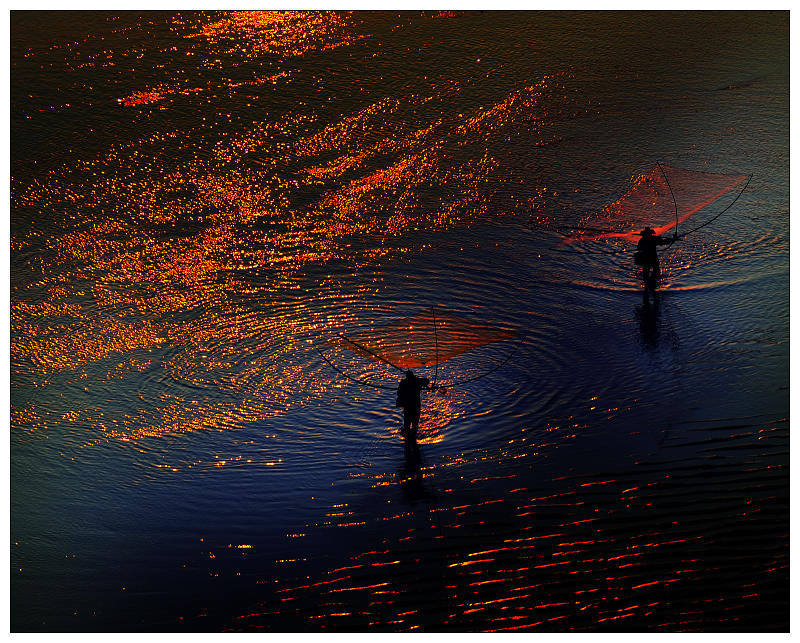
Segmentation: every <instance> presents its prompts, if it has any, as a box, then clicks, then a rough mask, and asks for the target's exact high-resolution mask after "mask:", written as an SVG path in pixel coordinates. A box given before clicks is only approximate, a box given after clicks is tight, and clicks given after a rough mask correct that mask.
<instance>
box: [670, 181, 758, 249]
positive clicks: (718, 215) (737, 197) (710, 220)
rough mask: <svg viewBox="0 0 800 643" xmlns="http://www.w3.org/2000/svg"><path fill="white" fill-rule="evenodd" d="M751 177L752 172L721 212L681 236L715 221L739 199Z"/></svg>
mask: <svg viewBox="0 0 800 643" xmlns="http://www.w3.org/2000/svg"><path fill="white" fill-rule="evenodd" d="M752 178H753V175H752V174H751V175H750V176H748V177H747V181H746V182H745V184H744V187H743V188H742V189H741V190H740V191H739V194H737V195H736V198H735V199H734V200H733V201H731V202H730V203H729V204H728V207H726V208H725V209H724V210H723V211H722V212H720V213H719V214H717V215H716V216H715V217H713V218H711V219H709V220H708V221H706V222H705V223H704V224H703V225H699V226H697V227H696V228H692V229H691V230H689V232H685V233H684V235H683V236H684V237H685V236H686V235H687V234H692V232H697V231H698V230H699V229H700V228H705V227H706V226H707V225H708V224H709V223H711V222H712V221H715V220H716V219H718V218H719V217H720V216H722V215H723V214H724V213H725V212H727V211H728V210H729V209H730V208H731V206H732V205H733V204H734V203H736V202H737V201H738V200H739V197H740V196H742V194H744V191H745V190H746V189H747V186H748V185H750V179H752Z"/></svg>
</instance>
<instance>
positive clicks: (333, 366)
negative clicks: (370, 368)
mask: <svg viewBox="0 0 800 643" xmlns="http://www.w3.org/2000/svg"><path fill="white" fill-rule="evenodd" d="M312 346H313V344H312ZM314 350H315V351H317V352H318V353H319V356H320V357H321V358H322V359H324V360H325V361H326V362H327V363H328V366H330V367H331V368H332V369H333V370H334V371H336V372H337V373H339V374H340V375H343V376H344V377H346V378H347V379H348V380H350V381H351V382H355V383H356V384H363V385H364V386H371V387H372V388H381V389H387V390H390V391H393V390H394V389H395V387H394V386H385V385H383V384H373V383H372V382H367V381H366V380H361V379H358V378H356V377H351V376H350V375H348V374H347V373H345V372H344V371H343V370H342V369H341V368H339V367H338V366H336V364H334V363H333V362H332V361H331V360H329V359H328V358H327V357H325V355H323V353H322V351H321V350H320V349H319V348H317V347H316V346H314Z"/></svg>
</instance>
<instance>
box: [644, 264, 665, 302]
mask: <svg viewBox="0 0 800 643" xmlns="http://www.w3.org/2000/svg"><path fill="white" fill-rule="evenodd" d="M660 279H661V268H660V267H659V265H658V263H655V264H650V265H647V264H645V265H644V266H642V281H644V292H645V295H646V294H647V291H648V290H650V291H652V292H655V291H656V286H657V285H658V282H659V280H660Z"/></svg>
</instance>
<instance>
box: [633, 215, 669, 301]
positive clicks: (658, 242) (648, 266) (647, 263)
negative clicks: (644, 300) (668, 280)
mask: <svg viewBox="0 0 800 643" xmlns="http://www.w3.org/2000/svg"><path fill="white" fill-rule="evenodd" d="M639 235H640V236H641V237H642V238H641V239H639V243H638V244H637V245H636V252H635V253H634V255H633V259H634V261H635V262H636V265H637V266H641V267H642V280H643V281H644V291H645V294H646V293H647V291H648V290H652V291H653V292H655V290H656V285H658V280H659V279H660V278H661V268H660V267H659V265H658V250H657V248H658V246H663V245H668V244H670V243H673V242H674V241H677V239H678V237H677V235H676V236H674V237H673V238H672V239H665V238H664V237H661V236H658V235H657V234H656V231H655V230H653V229H652V228H644V230H642V231H641V232H640V233H639Z"/></svg>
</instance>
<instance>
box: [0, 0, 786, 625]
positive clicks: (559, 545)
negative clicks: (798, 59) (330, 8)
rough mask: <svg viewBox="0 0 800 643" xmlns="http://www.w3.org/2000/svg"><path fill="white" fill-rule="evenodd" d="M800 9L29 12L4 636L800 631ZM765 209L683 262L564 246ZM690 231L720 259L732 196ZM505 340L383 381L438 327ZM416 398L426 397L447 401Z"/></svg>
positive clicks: (15, 256)
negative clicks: (793, 363) (669, 186)
mask: <svg viewBox="0 0 800 643" xmlns="http://www.w3.org/2000/svg"><path fill="white" fill-rule="evenodd" d="M788 54H789V50H788V12H782V13H771V12H746V13H743V12H735V13H718V12H702V13H682V12H658V13H613V12H610V13H536V12H527V13H522V12H497V13H495V12H474V13H469V12H466V13H465V12H442V13H436V12H430V13H416V12H414V13H411V12H402V13H396V12H395V13H388V12H361V13H305V12H299V13H291V14H278V13H250V12H245V13H179V14H171V13H170V14H167V13H148V14H134V13H123V14H121V15H111V14H105V13H79V12H67V13H63V12H62V13H48V12H33V13H28V12H18V11H17V12H13V13H12V16H11V134H12V149H11V151H12V166H11V174H12V177H11V179H12V181H11V201H12V203H11V442H10V444H11V483H12V487H11V627H12V630H13V631H38V630H44V631H73V630H89V631H91V630H112V631H141V630H145V631H205V630H207V631H219V630H234V631H242V630H244V631H258V630H272V631H303V630H307V631H335V630H340V631H341V630H344V631H366V630H374V631H515V630H532V631H537V630H539V631H545V632H548V631H549V632H561V631H584V632H586V631H620V630H634V631H644V630H653V631H754V630H756V631H787V630H788V619H789V590H788V580H789V558H788V555H789V540H788V537H789V489H788V481H789V472H788V464H789V453H788V448H789V421H788V412H789V399H788V398H789V395H788V394H789V390H788V386H789V372H788V371H789V350H788V339H789V334H788V326H789V325H788V315H789V299H788V295H789V272H788V268H789V242H788V230H789V140H788V125H789V120H788V118H789V116H788V113H789V112H788V106H789V84H788V83H789V81H788V65H789V62H788ZM657 161H663V162H665V163H669V164H671V165H675V166H678V167H685V168H689V169H697V170H706V171H712V172H723V173H744V174H751V173H752V174H753V179H752V181H751V183H750V185H749V186H748V189H747V190H746V191H745V192H744V193H743V194H742V196H741V198H740V199H739V201H737V202H736V204H734V206H733V207H731V209H730V210H729V211H727V212H726V213H725V215H724V216H722V217H720V218H719V219H718V220H717V221H715V222H714V223H713V225H710V226H707V227H705V228H703V229H702V230H701V231H698V232H697V233H696V234H695V235H691V236H689V237H687V238H686V240H685V241H684V242H682V243H681V244H678V245H676V246H674V247H673V248H672V249H670V250H669V251H668V252H667V253H665V254H664V256H663V259H662V267H663V270H664V273H665V274H664V287H663V292H662V295H661V297H660V301H659V305H658V306H657V307H654V306H652V305H651V306H649V307H648V306H645V305H644V304H643V300H642V297H641V294H640V292H639V290H638V289H639V282H638V275H637V273H636V270H635V267H634V266H633V265H632V262H631V261H630V257H629V256H628V255H627V254H625V255H604V254H589V253H588V252H586V251H585V249H583V248H577V249H574V250H572V251H565V249H564V248H563V246H559V245H558V244H559V240H560V237H559V235H558V234H557V232H556V230H555V228H556V227H558V226H562V225H569V224H571V223H573V222H575V221H578V220H580V219H581V218H583V217H584V216H585V215H586V213H589V212H592V211H596V210H598V209H599V208H601V207H602V206H603V205H605V204H606V203H609V202H610V201H613V200H614V199H615V198H617V197H618V196H619V195H620V194H621V193H622V192H624V191H625V189H627V186H628V185H629V182H630V180H631V177H632V176H633V175H635V174H636V173H637V172H639V171H641V170H643V169H646V168H650V167H652V166H653V165H654V164H655V163H656V162H657ZM732 198H733V197H732V196H729V197H727V200H725V199H721V200H720V202H719V203H718V204H714V205H713V206H711V207H710V208H708V209H707V210H704V211H701V212H700V213H698V214H697V215H695V220H696V221H698V223H702V221H704V220H706V219H708V218H710V217H711V216H713V215H714V214H715V213H716V212H718V211H719V210H720V209H722V208H723V207H725V206H726V205H727V204H728V203H730V201H731V200H732ZM428 306H437V307H439V308H441V309H444V310H447V311H449V312H451V313H453V314H457V315H460V316H464V317H469V318H471V319H475V320H478V321H482V322H485V323H491V324H496V325H501V326H505V327H510V328H514V329H515V330H517V331H518V332H519V333H520V336H521V338H522V339H521V340H520V341H519V342H518V343H516V344H515V343H513V342H501V343H498V344H493V345H490V346H486V347H483V348H479V349H476V350H474V351H471V352H469V353H466V354H464V355H462V356H460V357H458V358H454V359H452V360H450V361H448V362H445V363H444V364H442V365H441V366H440V367H439V369H438V373H437V375H438V378H439V380H440V381H441V382H443V383H447V382H452V381H458V380H465V379H470V378H473V377H478V376H480V375H481V374H482V373H484V372H485V371H487V370H490V369H491V368H493V367H494V366H495V365H497V364H499V363H500V362H502V361H503V360H504V359H505V358H506V357H507V356H508V355H509V352H510V351H514V353H513V355H512V357H511V359H510V360H509V361H508V362H507V363H506V364H505V365H504V366H503V367H502V368H499V369H497V370H496V371H495V372H493V373H492V374H491V376H489V377H484V378H479V379H476V380H474V381H473V382H471V383H469V384H465V385H463V386H460V387H459V386H455V387H450V388H449V389H448V392H447V395H445V396H433V395H430V396H427V397H426V398H425V400H424V410H423V426H422V429H421V440H420V443H421V444H420V455H419V458H415V457H407V455H406V453H405V452H404V449H403V444H402V440H401V438H400V435H399V421H400V420H399V415H398V412H397V409H395V407H394V396H393V394H392V393H391V391H385V390H376V389H371V388H365V387H361V386H359V385H357V384H354V383H352V382H350V381H348V380H347V379H345V378H343V377H341V376H340V375H339V374H338V373H336V372H335V371H334V370H333V369H331V368H330V367H329V366H328V365H327V364H326V363H325V362H324V361H323V360H322V359H321V358H320V356H319V354H318V353H317V351H316V349H317V348H319V349H322V350H323V351H325V354H326V355H327V356H328V357H329V359H331V360H332V361H334V362H335V363H336V364H337V365H338V366H339V367H341V368H342V369H344V370H346V371H347V372H349V373H352V374H354V375H357V376H359V377H362V376H365V377H366V376H369V377H372V378H374V379H375V381H380V382H383V383H385V384H388V385H393V383H394V382H396V381H397V379H398V375H397V373H396V372H394V371H393V370H392V369H391V368H389V367H386V366H383V365H380V364H378V363H375V362H370V361H368V360H364V359H363V358H361V357H359V356H357V355H355V354H353V353H348V352H346V351H343V350H339V349H331V348H330V347H328V348H326V345H325V343H324V342H325V340H326V339H328V338H330V337H333V336H335V335H337V334H338V333H346V332H354V331H357V330H359V329H363V328H366V327H369V326H379V325H381V324H385V323H389V322H391V321H394V320H396V319H399V318H401V317H404V316H406V315H411V314H414V313H415V312H417V311H419V310H421V309H422V308H425V307H428ZM423 373H425V374H427V375H428V376H430V369H427V370H426V369H423Z"/></svg>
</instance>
